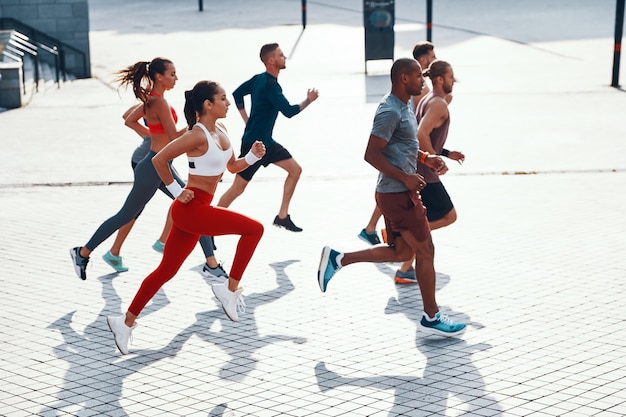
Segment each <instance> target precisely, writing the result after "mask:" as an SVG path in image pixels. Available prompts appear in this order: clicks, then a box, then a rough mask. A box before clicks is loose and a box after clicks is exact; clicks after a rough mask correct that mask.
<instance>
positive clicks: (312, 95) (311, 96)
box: [300, 88, 319, 111]
mask: <svg viewBox="0 0 626 417" xmlns="http://www.w3.org/2000/svg"><path fill="white" fill-rule="evenodd" d="M318 97H319V92H318V91H317V88H309V89H308V90H307V92H306V98H305V99H304V101H303V102H302V103H300V111H302V110H304V109H306V108H307V107H308V106H309V104H311V103H313V102H314V101H315V100H317V98H318Z"/></svg>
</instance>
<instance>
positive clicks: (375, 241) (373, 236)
mask: <svg viewBox="0 0 626 417" xmlns="http://www.w3.org/2000/svg"><path fill="white" fill-rule="evenodd" d="M359 239H361V240H362V241H363V242H366V243H369V244H370V245H372V246H373V245H379V244H380V238H379V237H378V233H376V230H374V232H373V233H367V232H366V231H365V229H363V230H361V233H359Z"/></svg>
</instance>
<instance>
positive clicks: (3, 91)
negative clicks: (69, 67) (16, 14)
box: [0, 18, 89, 110]
mask: <svg viewBox="0 0 626 417" xmlns="http://www.w3.org/2000/svg"><path fill="white" fill-rule="evenodd" d="M67 54H72V55H74V56H75V57H78V60H77V61H78V62H82V65H83V71H82V72H83V74H88V73H89V71H88V68H87V62H86V61H87V59H86V56H85V54H84V53H83V52H82V51H79V50H78V49H76V48H73V47H71V46H69V45H67V44H64V43H63V42H61V41H59V40H57V39H54V38H52V37H51V36H49V35H47V34H45V33H43V32H40V31H38V30H36V29H34V28H32V27H30V26H28V25H25V24H23V23H21V22H19V21H17V20H15V19H12V18H0V110H2V109H5V110H6V109H11V108H18V107H21V106H22V105H23V104H24V102H28V101H30V99H31V98H32V96H33V94H35V93H37V92H39V90H40V88H49V87H51V86H54V85H56V86H57V88H60V87H61V82H62V81H68V80H69V81H71V80H73V79H76V78H77V77H76V76H75V75H73V74H71V73H68V72H67V71H66V66H65V59H66V55H67ZM81 58H82V60H81Z"/></svg>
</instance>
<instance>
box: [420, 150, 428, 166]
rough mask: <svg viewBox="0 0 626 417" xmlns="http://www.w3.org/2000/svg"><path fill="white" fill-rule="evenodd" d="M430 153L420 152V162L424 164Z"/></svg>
mask: <svg viewBox="0 0 626 417" xmlns="http://www.w3.org/2000/svg"><path fill="white" fill-rule="evenodd" d="M429 156H430V154H429V153H428V152H422V156H420V163H422V164H425V163H426V158H428V157H429Z"/></svg>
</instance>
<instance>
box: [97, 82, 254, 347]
mask: <svg viewBox="0 0 626 417" xmlns="http://www.w3.org/2000/svg"><path fill="white" fill-rule="evenodd" d="M229 106H230V102H229V101H228V99H227V98H226V92H225V91H224V89H223V88H222V87H221V86H220V85H219V84H218V83H216V82H213V81H200V82H199V83H197V84H196V85H195V86H194V88H193V89H192V90H190V91H185V118H186V119H187V123H188V125H189V126H190V128H189V129H190V130H189V131H188V132H186V133H184V134H183V135H182V136H180V137H179V138H177V139H175V140H174V141H172V142H170V143H169V144H168V145H166V146H165V147H164V148H163V149H162V150H161V151H159V153H157V154H156V155H155V156H154V158H152V163H153V164H154V167H155V169H156V171H157V173H158V174H159V176H160V177H161V179H162V180H163V182H164V183H165V184H167V185H166V187H167V189H168V190H169V191H170V193H172V195H173V196H174V197H175V198H176V199H175V200H174V203H173V204H172V219H173V222H174V224H173V226H172V230H171V231H170V234H169V236H168V238H167V242H166V245H165V250H164V252H163V259H162V260H161V263H160V264H159V266H158V267H157V269H155V270H154V272H152V273H151V274H150V275H148V276H147V277H146V278H145V279H144V281H143V283H142V284H141V287H140V288H139V291H137V294H136V295H135V298H134V299H133V302H132V303H131V305H130V307H128V311H127V312H126V314H125V315H121V316H109V317H107V323H108V324H109V328H110V329H111V332H113V336H114V338H115V344H116V345H117V347H118V349H119V350H120V352H122V353H123V354H126V353H128V341H129V339H130V335H131V332H132V331H133V329H134V328H135V327H136V323H135V320H136V318H137V316H139V314H140V313H141V310H142V309H143V308H144V307H145V306H146V304H147V303H148V302H149V301H150V300H151V299H152V297H153V296H154V295H155V294H156V293H157V291H158V290H159V289H160V288H161V287H162V286H163V284H165V283H166V282H167V281H169V280H170V279H171V278H172V277H174V275H175V274H176V272H178V270H179V269H180V267H181V266H182V264H183V262H184V261H185V259H187V257H188V256H189V254H190V253H191V251H192V250H193V248H194V247H195V245H196V243H197V241H198V238H199V237H200V236H201V235H203V236H221V235H240V236H241V237H240V239H239V242H238V243H237V250H236V252H235V256H234V259H233V264H232V269H231V271H230V275H229V278H228V282H227V283H224V284H215V285H212V289H213V293H214V294H215V296H216V297H217V299H218V300H219V301H220V303H221V304H222V308H223V309H224V312H225V313H226V315H227V316H228V318H229V319H231V320H232V321H237V320H238V319H239V315H238V309H239V310H241V311H243V307H244V306H245V303H244V302H243V295H242V294H241V292H242V290H240V289H239V281H240V280H241V277H242V276H243V273H244V271H245V269H246V267H247V266H248V263H249V262H250V259H251V258H252V255H253V253H254V250H255V249H256V246H257V244H258V243H259V241H260V240H261V236H263V225H262V224H261V223H259V222H258V221H256V220H253V219H251V218H249V217H246V216H244V215H242V214H239V213H235V212H234V211H231V210H229V209H226V208H223V207H215V206H212V205H211V201H212V200H213V196H214V194H215V189H216V187H217V184H218V183H219V181H220V178H221V177H222V174H223V173H224V171H225V170H226V169H228V170H229V171H230V172H232V173H236V172H239V171H242V170H244V169H245V168H247V167H248V166H250V165H252V164H254V163H255V162H256V161H258V160H259V159H261V157H262V156H263V155H264V154H265V146H264V145H263V143H262V142H258V141H257V142H256V143H255V144H254V145H253V147H252V149H251V150H250V152H248V154H247V155H246V156H245V157H243V158H235V154H234V152H233V148H232V146H231V144H230V141H229V139H228V134H227V132H226V129H225V128H224V126H223V125H222V124H221V123H218V122H217V120H218V119H221V118H224V117H226V113H227V112H228V107H229ZM183 153H186V154H187V159H188V160H189V179H188V181H187V186H186V188H185V189H182V188H181V187H180V185H179V184H178V183H177V182H176V181H174V177H173V176H172V172H171V171H170V167H169V165H168V163H167V162H168V161H170V160H172V159H175V158H176V157H178V156H180V155H182V154H183Z"/></svg>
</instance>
